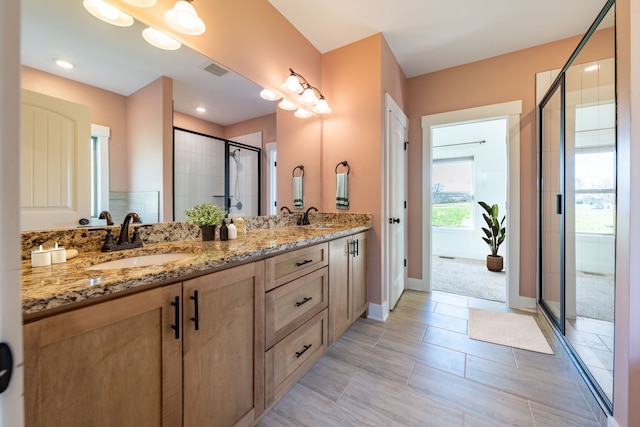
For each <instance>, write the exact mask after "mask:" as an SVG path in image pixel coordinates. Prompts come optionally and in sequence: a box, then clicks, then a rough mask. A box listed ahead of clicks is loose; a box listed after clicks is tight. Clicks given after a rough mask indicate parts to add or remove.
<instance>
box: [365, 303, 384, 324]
mask: <svg viewBox="0 0 640 427" xmlns="http://www.w3.org/2000/svg"><path fill="white" fill-rule="evenodd" d="M387 317H389V308H388V307H385V306H384V305H378V304H374V303H372V302H370V303H369V314H368V316H367V318H369V319H373V320H377V321H378V322H384V321H386V320H387Z"/></svg>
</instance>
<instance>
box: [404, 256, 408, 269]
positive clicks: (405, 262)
mask: <svg viewBox="0 0 640 427" xmlns="http://www.w3.org/2000/svg"><path fill="white" fill-rule="evenodd" d="M404 266H405V267H406V266H407V259H406V258H405V259H404Z"/></svg>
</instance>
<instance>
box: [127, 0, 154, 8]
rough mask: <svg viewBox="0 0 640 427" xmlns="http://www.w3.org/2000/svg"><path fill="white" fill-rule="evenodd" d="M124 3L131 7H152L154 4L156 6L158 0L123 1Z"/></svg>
mask: <svg viewBox="0 0 640 427" xmlns="http://www.w3.org/2000/svg"><path fill="white" fill-rule="evenodd" d="M122 1H123V2H125V3H128V4H130V5H131V6H138V7H151V6H153V5H154V4H156V3H157V1H158V0H122Z"/></svg>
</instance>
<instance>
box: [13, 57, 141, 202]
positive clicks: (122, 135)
mask: <svg viewBox="0 0 640 427" xmlns="http://www.w3.org/2000/svg"><path fill="white" fill-rule="evenodd" d="M21 70H22V71H21V77H22V83H21V86H22V87H23V88H24V89H29V90H32V91H34V92H39V93H43V94H45V95H49V96H55V97H56V98H60V99H65V100H67V101H72V102H76V103H78V104H82V105H87V106H88V107H89V108H91V122H92V123H94V124H97V125H102V126H107V127H109V128H110V129H111V138H110V140H109V154H110V155H109V171H110V175H109V187H110V189H111V191H126V190H127V189H128V182H129V169H128V161H127V157H126V155H127V149H126V145H127V112H126V100H127V98H126V97H125V96H123V95H119V94H117V93H114V92H109V91H106V90H104V89H99V88H97V87H95V86H89V85H86V84H83V83H78V82H76V81H73V80H69V79H65V78H63V77H59V76H56V75H54V74H50V73H45V72H43V71H40V70H36V69H34V68H30V67H25V66H22V67H21Z"/></svg>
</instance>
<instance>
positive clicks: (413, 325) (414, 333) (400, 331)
mask: <svg viewBox="0 0 640 427" xmlns="http://www.w3.org/2000/svg"><path fill="white" fill-rule="evenodd" d="M383 327H384V332H385V334H386V335H387V336H388V335H395V336H400V337H403V338H408V339H415V340H422V338H424V334H425V333H426V332H427V325H425V324H424V323H420V322H412V321H410V320H401V319H399V318H397V317H396V316H395V315H393V316H392V317H389V319H387V321H386V322H384V323H383Z"/></svg>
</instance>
